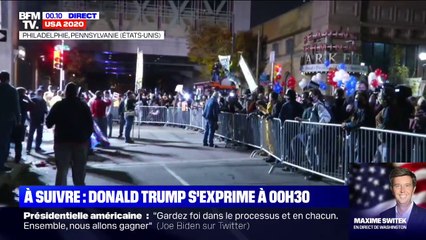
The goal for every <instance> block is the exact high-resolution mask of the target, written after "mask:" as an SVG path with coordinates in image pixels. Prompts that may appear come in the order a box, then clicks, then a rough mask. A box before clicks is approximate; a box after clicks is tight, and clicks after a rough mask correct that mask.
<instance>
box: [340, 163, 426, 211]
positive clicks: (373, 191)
mask: <svg viewBox="0 0 426 240" xmlns="http://www.w3.org/2000/svg"><path fill="white" fill-rule="evenodd" d="M395 167H402V168H407V169H409V170H411V171H412V172H413V173H414V174H415V175H416V178H417V184H416V191H415V193H414V196H413V200H414V202H415V203H416V204H417V205H418V206H420V207H424V208H426V163H392V164H361V165H353V166H352V168H351V170H350V173H349V178H348V186H349V203H350V207H351V209H352V210H354V211H355V212H356V213H357V214H359V215H362V216H365V217H375V216H378V215H379V214H380V213H381V212H383V211H385V210H387V209H388V208H391V207H393V206H395V204H396V203H395V199H394V197H393V195H392V192H391V190H390V183H389V173H390V172H391V170H392V169H393V168H395Z"/></svg>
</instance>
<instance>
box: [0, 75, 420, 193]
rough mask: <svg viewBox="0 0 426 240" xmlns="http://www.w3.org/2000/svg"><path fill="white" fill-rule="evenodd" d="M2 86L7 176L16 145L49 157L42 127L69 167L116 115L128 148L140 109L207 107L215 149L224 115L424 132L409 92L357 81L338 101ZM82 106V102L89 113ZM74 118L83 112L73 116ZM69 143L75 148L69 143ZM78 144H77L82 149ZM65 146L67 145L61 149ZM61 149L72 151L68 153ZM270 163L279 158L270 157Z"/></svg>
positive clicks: (104, 136) (4, 80) (1, 144)
mask: <svg viewBox="0 0 426 240" xmlns="http://www.w3.org/2000/svg"><path fill="white" fill-rule="evenodd" d="M0 80H1V85H0V98H1V99H0V105H1V106H0V111H1V114H0V148H1V154H0V171H7V170H9V169H8V168H7V167H6V166H4V163H5V162H6V161H7V158H8V155H9V149H10V144H11V143H13V144H14V145H15V155H14V161H15V162H16V163H19V162H20V161H22V148H23V145H22V142H24V140H25V137H26V145H25V146H26V152H27V154H31V151H32V149H33V144H34V150H35V151H36V152H37V153H41V154H42V153H44V150H43V149H42V144H43V127H44V125H46V126H47V127H48V128H51V127H53V126H56V127H55V149H54V150H55V155H57V156H60V157H56V159H57V161H58V159H68V160H66V162H68V163H69V162H72V161H71V160H69V159H70V158H72V156H73V155H72V154H71V152H77V151H78V152H80V153H84V155H87V154H86V152H90V149H91V144H90V142H93V141H90V139H91V138H92V139H93V138H96V140H97V142H98V143H99V144H100V145H102V146H108V144H109V141H108V138H111V137H113V134H112V125H113V121H114V120H116V119H115V117H113V115H114V114H113V109H114V110H115V109H116V110H118V111H117V112H118V119H119V125H120V128H119V133H118V136H117V138H123V132H124V140H125V142H126V143H134V140H133V139H132V138H131V131H132V127H133V125H134V123H135V120H140V119H138V118H139V116H138V114H140V113H139V112H140V111H138V110H139V109H140V107H141V106H165V107H175V108H179V109H181V110H182V111H187V110H188V109H203V117H204V118H205V119H206V120H207V121H206V126H205V130H206V131H205V135H204V139H203V145H204V146H210V147H217V146H216V145H215V144H214V142H213V141H214V133H215V131H216V130H217V128H218V124H217V123H218V119H219V118H218V116H219V113H220V112H228V113H243V114H248V116H250V115H253V114H255V115H259V116H261V117H263V118H267V119H272V118H278V119H280V120H281V122H282V123H284V122H285V121H286V120H297V121H309V122H318V123H335V124H341V127H342V129H343V130H345V131H346V132H347V133H348V135H350V133H351V131H353V130H355V129H357V128H359V127H371V128H380V129H386V130H394V131H402V132H414V133H421V134H425V133H426V101H425V99H424V98H423V97H413V96H411V95H412V94H411V91H410V90H409V89H407V88H404V87H399V86H397V87H395V86H393V85H391V84H385V85H383V86H382V87H381V88H380V89H375V90H371V89H370V88H369V85H368V83H367V82H365V81H358V83H357V87H356V92H355V94H354V95H352V96H345V92H344V90H343V89H340V88H337V89H335V91H334V94H333V96H324V95H323V94H322V92H321V90H319V89H318V88H310V89H305V90H304V91H303V92H300V93H297V92H296V91H294V90H293V89H288V90H287V91H286V93H285V94H282V93H276V92H274V91H271V90H270V89H269V91H268V89H265V88H264V87H262V86H259V87H258V88H257V89H256V90H255V91H253V92H250V91H248V90H246V91H244V92H243V93H242V94H240V95H239V94H238V93H237V92H236V91H227V92H219V91H214V90H213V91H210V92H206V93H198V94H196V95H192V96H191V95H189V94H188V95H186V94H181V93H175V95H172V94H167V93H161V92H157V91H151V92H150V91H147V90H145V89H141V90H139V91H138V92H137V93H134V92H132V91H127V92H125V93H124V94H116V93H114V94H113V93H112V92H111V91H110V90H106V91H96V92H95V93H92V92H91V91H83V90H82V89H81V88H80V87H78V86H77V85H75V84H72V83H70V84H68V85H67V87H66V89H65V92H62V91H59V90H58V91H55V89H54V88H53V87H52V86H49V87H48V89H47V90H44V87H42V86H41V87H39V88H38V89H36V90H35V91H27V90H26V89H25V88H22V87H17V88H16V89H15V88H13V87H12V86H11V85H10V84H9V80H10V79H9V74H8V73H7V72H1V73H0ZM71 99H72V100H71ZM77 100H78V101H77ZM15 102H16V104H15ZM77 102H78V104H77ZM59 103H60V104H59ZM80 103H84V107H83V105H81V104H80ZM74 112H79V113H78V114H75V115H74V114H73V113H74ZM80 118H81V119H86V120H87V122H86V123H84V122H81V121H80V120H77V119H80ZM71 119H76V121H75V122H79V123H78V124H77V123H73V122H74V121H71ZM85 124H86V125H85ZM89 125H90V126H89ZM27 126H29V128H28V129H27ZM61 129H62V130H61ZM34 135H36V137H35V141H34ZM114 137H115V136H114ZM310 137H312V136H310ZM86 141H87V142H88V143H87V144H86ZM306 141H307V142H306V143H305V145H306V149H307V151H306V152H313V151H314V149H313V146H312V144H311V145H310V143H309V140H306ZM33 142H34V143H33ZM83 142H84V144H86V145H85V146H86V147H85V149H86V148H87V150H86V151H83V150H82V149H81V144H82V143H83ZM289 142H290V141H289ZM69 143H72V144H73V145H72V146H69V145H67V144H69ZM75 143H78V144H77V145H78V146H77V145H76V144H75ZM61 144H62V145H63V146H65V147H60V146H61ZM292 144H293V143H292ZM360 144H361V143H359V142H357V143H355V148H354V151H359V149H360V148H361V146H360ZM291 148H292V146H291V145H289V146H288V150H286V151H287V152H288V157H290V158H291V157H292V151H291ZM64 149H71V150H70V151H69V152H67V151H66V150H64ZM307 155H311V154H310V153H307ZM84 159H85V160H83V162H81V164H80V165H79V164H71V166H72V167H73V168H74V167H75V168H77V169H76V171H77V172H80V174H77V173H76V179H74V183H75V184H77V185H82V184H84V177H82V176H84V174H83V173H81V171H82V169H83V168H82V166H85V161H87V158H84ZM64 161H65V160H64ZM75 161H77V160H75ZM266 161H267V162H273V161H275V160H274V159H273V158H272V157H269V158H267V159H266ZM57 164H58V162H57ZM60 165H61V163H59V165H58V176H57V182H56V184H57V185H65V184H66V174H65V169H66V170H67V169H68V168H69V167H70V165H69V164H64V162H62V166H60ZM59 172H61V173H59ZM64 176H65V177H64ZM73 176H74V174H73ZM78 176H80V177H78Z"/></svg>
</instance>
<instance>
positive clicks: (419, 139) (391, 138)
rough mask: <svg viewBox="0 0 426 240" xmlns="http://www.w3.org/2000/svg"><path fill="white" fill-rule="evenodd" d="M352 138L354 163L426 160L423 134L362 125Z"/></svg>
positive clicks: (425, 140) (425, 141)
mask: <svg viewBox="0 0 426 240" xmlns="http://www.w3.org/2000/svg"><path fill="white" fill-rule="evenodd" d="M354 139H355V140H354V142H355V143H354V144H353V145H355V146H354V149H355V151H354V152H355V156H354V158H352V159H351V160H353V162H355V163H361V162H386V163H393V162H425V161H426V135H425V134H416V133H408V132H398V131H390V130H383V129H375V128H364V127H362V128H360V129H359V130H358V131H357V132H356V134H354Z"/></svg>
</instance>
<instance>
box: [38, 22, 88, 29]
mask: <svg viewBox="0 0 426 240" xmlns="http://www.w3.org/2000/svg"><path fill="white" fill-rule="evenodd" d="M42 22H43V26H42V28H43V29H48V30H86V27H87V20H43V21H42Z"/></svg>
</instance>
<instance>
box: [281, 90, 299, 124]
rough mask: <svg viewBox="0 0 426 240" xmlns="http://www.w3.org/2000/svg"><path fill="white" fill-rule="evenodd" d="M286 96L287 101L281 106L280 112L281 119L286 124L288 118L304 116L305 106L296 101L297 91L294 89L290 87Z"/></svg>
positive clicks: (293, 118)
mask: <svg viewBox="0 0 426 240" xmlns="http://www.w3.org/2000/svg"><path fill="white" fill-rule="evenodd" d="M285 98H286V99H287V101H286V103H284V105H283V106H282V107H281V111H280V114H279V116H278V117H279V119H281V123H282V124H284V122H285V121H286V120H295V119H296V117H299V118H300V117H302V114H303V106H302V104H300V103H299V102H297V101H296V92H295V91H294V90H293V89H288V90H287V92H286V94H285Z"/></svg>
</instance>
